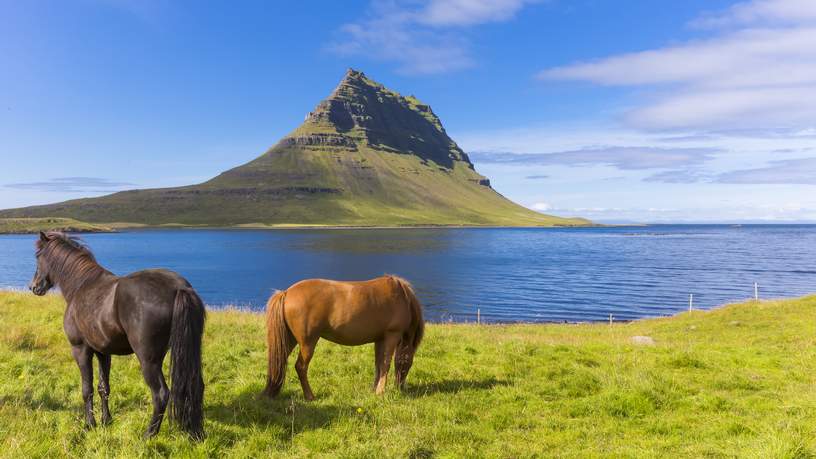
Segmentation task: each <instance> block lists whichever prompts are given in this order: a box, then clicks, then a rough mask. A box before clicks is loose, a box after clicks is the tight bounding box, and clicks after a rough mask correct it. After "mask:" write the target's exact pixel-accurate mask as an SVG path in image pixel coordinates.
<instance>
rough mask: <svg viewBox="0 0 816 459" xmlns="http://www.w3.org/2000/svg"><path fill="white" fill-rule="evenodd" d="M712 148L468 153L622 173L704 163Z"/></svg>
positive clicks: (476, 157) (487, 159)
mask: <svg viewBox="0 0 816 459" xmlns="http://www.w3.org/2000/svg"><path fill="white" fill-rule="evenodd" d="M719 151H720V150H718V149H716V148H660V147H629V146H601V147H591V148H583V149H580V150H571V151H561V152H555V153H510V152H486V151H476V152H472V153H468V155H469V156H470V158H471V159H472V160H473V161H474V162H477V163H479V162H481V163H493V164H518V165H531V164H536V165H563V166H591V165H604V166H612V167H615V168H618V169H622V170H642V169H668V168H677V167H686V166H694V165H700V164H703V163H705V162H706V161H709V160H711V159H712V158H713V157H714V154H715V153H717V152H719Z"/></svg>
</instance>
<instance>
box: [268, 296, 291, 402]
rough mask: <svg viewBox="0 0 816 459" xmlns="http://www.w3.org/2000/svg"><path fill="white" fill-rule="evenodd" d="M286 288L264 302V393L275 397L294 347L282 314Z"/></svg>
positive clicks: (281, 384)
mask: <svg viewBox="0 0 816 459" xmlns="http://www.w3.org/2000/svg"><path fill="white" fill-rule="evenodd" d="M285 301H286V290H282V291H278V292H275V295H273V296H272V298H270V299H269V302H268V303H267V304H266V342H267V346H268V347H269V366H268V368H267V374H266V389H264V392H263V393H264V395H266V396H269V397H275V396H276V395H278V392H280V389H281V386H283V380H284V378H285V377H286V361H287V360H288V358H289V354H290V353H291V352H292V349H293V348H294V347H295V346H294V344H295V338H294V336H292V332H290V331H289V326H288V325H286V318H285V317H284V314H283V308H284V303H285Z"/></svg>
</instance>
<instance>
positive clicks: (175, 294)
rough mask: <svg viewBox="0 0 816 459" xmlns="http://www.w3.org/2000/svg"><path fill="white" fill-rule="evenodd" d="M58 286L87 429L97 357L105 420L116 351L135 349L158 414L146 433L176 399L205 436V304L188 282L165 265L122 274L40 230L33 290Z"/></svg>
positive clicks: (187, 421) (187, 425)
mask: <svg viewBox="0 0 816 459" xmlns="http://www.w3.org/2000/svg"><path fill="white" fill-rule="evenodd" d="M54 285H56V286H57V287H59V289H60V290H61V291H62V295H63V297H65V302H66V303H67V307H66V309H65V318H64V321H63V326H64V328H65V334H66V335H67V336H68V342H69V343H71V351H72V352H73V355H74V359H75V360H76V362H77V365H79V372H80V374H81V375H82V398H83V400H84V402H85V426H86V428H90V427H95V426H96V420H95V419H94V414H93V357H94V356H96V358H97V360H98V361H99V387H98V390H99V397H100V399H101V401H102V423H103V424H108V423H110V422H111V415H110V410H109V409H108V395H109V394H110V385H109V383H108V377H109V374H110V366H111V355H127V354H133V353H135V354H136V357H138V358H139V363H140V364H141V367H142V375H143V376H144V380H145V382H146V383H147V385H148V387H150V390H151V392H152V393H153V417H152V419H151V420H150V424H149V425H148V427H147V431H146V432H145V437H152V436H154V435H156V434H157V433H158V432H159V428H160V427H161V422H162V419H163V417H164V411H165V409H166V408H167V403H168V401H170V402H172V414H173V417H174V418H175V419H176V420H177V421H178V422H179V424H180V425H181V428H182V429H184V430H185V431H186V432H187V433H189V434H190V436H192V437H193V438H194V439H200V438H202V437H203V435H204V430H203V426H202V418H203V414H202V404H203V396H204V381H203V379H202V376H201V335H202V333H203V332H204V305H203V303H202V302H201V299H200V298H199V297H198V295H197V294H196V292H195V291H194V290H193V288H192V287H191V286H190V284H189V283H188V282H187V281H186V280H185V279H184V278H183V277H181V276H179V275H178V274H176V273H174V272H172V271H167V270H162V269H152V270H147V271H139V272H136V273H133V274H130V275H129V276H124V277H117V276H115V275H113V274H111V273H110V272H109V271H108V270H106V269H105V268H103V267H101V266H100V265H99V264H98V263H97V262H96V260H95V259H94V256H93V254H92V253H91V251H90V250H88V248H87V247H85V246H83V245H82V244H80V243H79V242H78V241H77V240H75V239H73V238H70V237H68V236H66V235H64V234H62V233H58V232H49V233H40V237H39V239H38V240H37V272H36V273H35V274H34V280H32V281H31V291H32V292H34V294H36V295H45V293H46V292H47V291H48V290H49V289H51V287H53V286H54ZM168 347H169V348H172V353H171V355H170V377H171V383H172V384H171V389H170V390H169V391H168V389H167V384H166V383H165V381H164V374H163V373H162V362H163V361H164V356H165V354H167V350H168Z"/></svg>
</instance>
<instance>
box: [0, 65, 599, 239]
mask: <svg viewBox="0 0 816 459" xmlns="http://www.w3.org/2000/svg"><path fill="white" fill-rule="evenodd" d="M0 217H70V218H76V219H79V220H83V221H87V222H132V223H140V224H148V225H161V224H182V225H209V226H216V225H217V226H231V225H252V224H258V225H338V226H402V225H501V226H528V225H529V226H552V225H586V224H589V221H587V220H584V219H566V218H559V217H553V216H548V215H543V214H540V213H537V212H534V211H532V210H529V209H527V208H525V207H522V206H520V205H518V204H515V203H513V202H512V201H510V200H508V199H506V198H505V197H504V196H502V195H501V194H499V193H497V192H496V191H495V190H493V188H491V186H490V182H489V180H488V179H487V178H485V177H484V176H482V175H480V174H479V173H477V172H476V171H475V170H474V168H473V164H472V163H471V162H470V160H469V159H468V156H467V155H466V154H465V152H464V151H462V149H461V148H459V146H458V145H456V143H455V142H454V141H453V140H452V139H451V138H450V137H448V135H447V133H446V132H445V129H444V128H443V127H442V123H441V122H440V120H439V118H438V117H437V116H436V115H435V114H434V112H433V111H432V110H431V107H429V106H428V105H425V104H423V103H422V102H420V101H419V100H417V99H416V98H414V97H413V96H408V97H403V96H401V95H399V94H398V93H396V92H394V91H391V90H389V89H387V88H385V87H384V86H382V85H381V84H379V83H376V82H374V81H372V80H371V79H369V78H368V77H366V76H365V75H364V74H363V73H362V72H358V71H355V70H351V69H350V70H349V71H348V72H347V73H346V75H345V76H344V77H343V80H342V81H341V82H340V84H339V85H338V86H337V88H336V89H335V90H334V91H333V92H332V94H331V95H330V96H329V97H328V98H327V99H325V100H324V101H322V102H320V104H318V106H317V107H316V108H315V110H314V111H313V112H311V113H309V114H308V115H307V116H306V119H305V121H304V122H303V124H301V125H300V127H298V128H297V129H295V130H294V131H293V132H292V133H290V134H289V135H287V136H286V137H284V138H283V139H281V140H280V141H279V142H278V143H277V144H276V145H274V146H273V147H272V148H270V149H269V150H268V151H267V152H266V153H264V154H263V155H261V156H259V157H258V158H256V159H255V160H253V161H250V162H249V163H246V164H244V165H242V166H239V167H236V168H234V169H231V170H228V171H226V172H224V173H222V174H220V175H218V176H217V177H215V178H213V179H211V180H209V181H207V182H204V183H201V184H198V185H191V186H184V187H177V188H161V189H147V190H132V191H122V192H119V193H114V194H111V195H108V196H102V197H98V198H86V199H75V200H71V201H65V202H61V203H58V204H50V205H44V206H34V207H26V208H20V209H10V210H4V211H0Z"/></svg>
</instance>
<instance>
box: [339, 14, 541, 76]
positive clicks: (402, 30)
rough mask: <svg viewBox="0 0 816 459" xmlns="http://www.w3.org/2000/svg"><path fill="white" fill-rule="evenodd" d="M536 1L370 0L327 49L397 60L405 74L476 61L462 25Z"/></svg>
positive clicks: (451, 68)
mask: <svg viewBox="0 0 816 459" xmlns="http://www.w3.org/2000/svg"><path fill="white" fill-rule="evenodd" d="M534 1H535V0H425V1H414V0H374V1H373V2H372V4H371V6H370V8H369V11H368V13H367V14H366V16H365V17H364V18H362V19H361V20H359V21H356V22H353V23H349V24H345V25H343V26H342V27H341V28H340V31H339V36H338V38H337V39H336V40H335V41H334V42H332V43H331V44H329V46H328V49H329V51H331V52H334V53H336V54H338V55H341V56H352V55H355V56H366V57H370V58H374V59H379V60H385V61H392V62H396V63H397V65H398V70H399V71H400V72H402V73H407V74H435V73H445V72H451V71H456V70H461V69H465V68H468V67H472V66H473V65H475V63H476V60H475V59H474V58H473V57H472V56H471V52H470V44H469V41H468V39H467V38H466V37H465V36H464V35H463V32H464V30H465V29H466V28H468V27H472V26H476V25H479V24H485V23H489V22H500V21H506V20H509V19H512V18H513V17H514V16H515V15H516V14H517V13H518V12H519V11H520V10H521V9H522V8H523V7H524V6H525V4H527V3H533V2H534Z"/></svg>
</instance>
